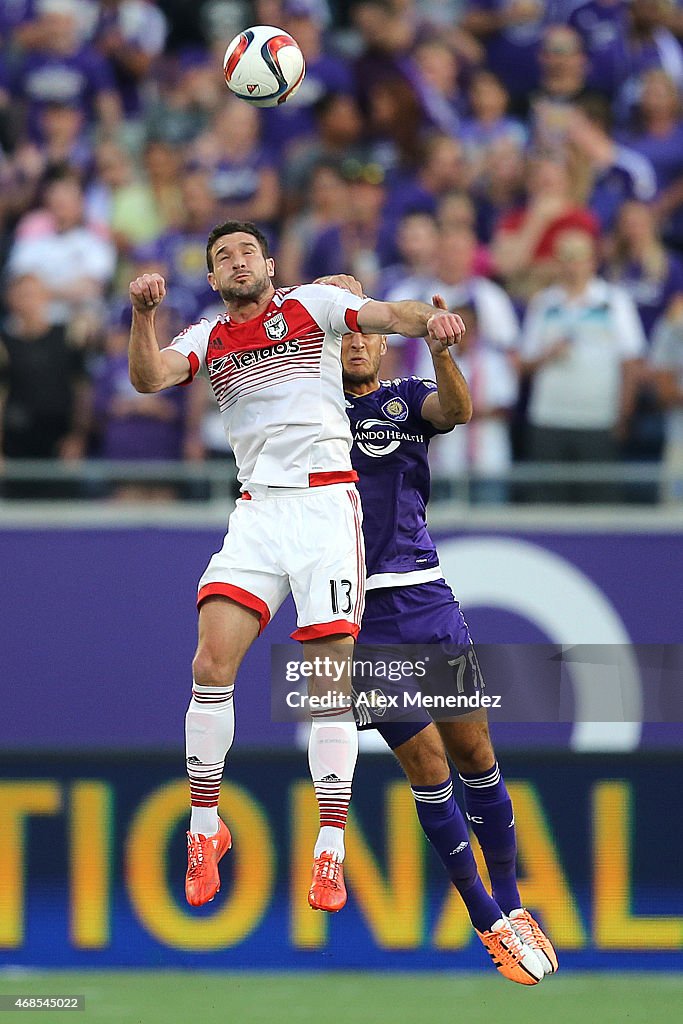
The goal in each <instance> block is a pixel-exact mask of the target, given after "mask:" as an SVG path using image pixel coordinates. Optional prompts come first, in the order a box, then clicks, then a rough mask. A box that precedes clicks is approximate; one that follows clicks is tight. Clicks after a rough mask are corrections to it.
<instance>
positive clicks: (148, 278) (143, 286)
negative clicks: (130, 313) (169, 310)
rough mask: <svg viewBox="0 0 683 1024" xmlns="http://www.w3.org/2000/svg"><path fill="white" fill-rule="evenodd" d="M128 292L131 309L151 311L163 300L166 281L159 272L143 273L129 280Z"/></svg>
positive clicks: (141, 311)
mask: <svg viewBox="0 0 683 1024" xmlns="http://www.w3.org/2000/svg"><path fill="white" fill-rule="evenodd" d="M128 294H129V295H130V301H131V303H132V306H133V309H135V310H136V311H137V312H138V313H151V312H152V311H153V310H155V309H156V308H157V306H158V305H159V303H160V302H162V301H163V298H164V295H165V294H166V282H165V281H164V279H163V277H162V276H161V274H143V275H142V277H136V278H135V280H134V281H131V283H130V287H129V289H128Z"/></svg>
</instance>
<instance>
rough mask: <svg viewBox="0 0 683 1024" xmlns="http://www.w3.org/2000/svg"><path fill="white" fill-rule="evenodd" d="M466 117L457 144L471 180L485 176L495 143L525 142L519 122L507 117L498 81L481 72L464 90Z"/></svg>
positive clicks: (506, 99)
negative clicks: (507, 141) (465, 158)
mask: <svg viewBox="0 0 683 1024" xmlns="http://www.w3.org/2000/svg"><path fill="white" fill-rule="evenodd" d="M467 96H468V100H469V108H470V114H469V115H468V116H467V117H465V118H464V119H463V122H462V126H461V129H460V141H461V142H462V143H463V145H464V147H465V153H466V155H467V160H468V163H469V164H470V168H471V171H472V178H473V180H475V181H476V179H477V178H479V177H480V176H481V175H483V174H485V173H486V171H487V170H488V168H489V166H490V162H491V156H490V150H491V146H492V144H493V143H494V142H497V141H498V140H499V139H504V138H510V139H512V140H513V142H514V143H516V144H517V145H519V146H524V145H525V144H526V140H527V130H526V128H525V126H524V125H523V124H522V122H521V121H518V120H517V119H516V118H512V117H508V114H507V109H508V105H509V100H510V97H509V95H508V93H507V90H506V89H505V87H504V85H503V83H502V82H501V81H500V79H499V78H498V77H497V76H496V75H494V74H493V72H492V71H488V70H486V69H485V68H482V69H481V70H479V71H475V72H474V74H473V75H472V78H471V79H470V83H469V86H468V90H467Z"/></svg>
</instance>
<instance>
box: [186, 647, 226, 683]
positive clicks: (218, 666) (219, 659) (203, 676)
mask: <svg viewBox="0 0 683 1024" xmlns="http://www.w3.org/2000/svg"><path fill="white" fill-rule="evenodd" d="M236 670H237V666H236V665H235V663H234V659H233V658H231V657H230V655H229V653H228V652H226V651H217V650H215V649H212V648H211V647H205V646H200V647H199V648H198V649H197V653H196V654H195V656H194V660H193V662H192V678H193V679H194V681H195V683H197V684H198V685H199V686H230V684H231V683H234V682H235V675H236Z"/></svg>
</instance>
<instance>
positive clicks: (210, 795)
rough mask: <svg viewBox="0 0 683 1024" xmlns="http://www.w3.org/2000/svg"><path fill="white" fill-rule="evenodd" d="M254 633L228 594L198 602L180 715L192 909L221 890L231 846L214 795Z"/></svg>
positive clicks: (245, 612)
mask: <svg viewBox="0 0 683 1024" xmlns="http://www.w3.org/2000/svg"><path fill="white" fill-rule="evenodd" d="M258 632H259V617H258V615H257V614H256V613H255V612H253V611H250V610H249V609H247V608H243V607H242V606H241V605H238V604H235V603H234V602H233V601H231V600H230V599H229V598H226V597H221V596H212V597H208V598H206V599H205V600H204V601H203V602H202V604H201V607H200V609H199V642H198V645H197V653H196V654H195V657H194V661H193V663H192V675H193V687H192V699H191V701H190V706H189V708H188V709H187V714H186V716H185V745H186V763H187V774H188V776H189V779H190V798H191V803H192V815H191V818H190V828H189V830H188V833H187V875H186V878H185V896H186V898H187V901H188V903H190V904H191V905H192V906H195V907H198V906H201V905H202V904H204V903H208V902H209V900H212V899H213V898H214V896H215V895H216V893H217V892H218V890H219V889H220V877H219V874H218V862H219V861H220V859H221V857H222V856H223V855H224V854H225V853H226V852H227V851H228V850H229V849H230V847H231V845H232V837H231V835H230V831H229V830H228V827H227V826H226V825H225V823H224V822H223V821H221V819H220V818H219V817H218V798H219V794H220V785H221V780H222V777H223V767H224V764H225V758H226V756H227V754H228V751H229V750H230V747H231V746H232V741H233V738H234V735H235V712H234V706H233V692H234V687H235V677H236V675H237V670H238V668H239V666H240V664H241V662H242V659H243V658H244V655H245V654H246V653H247V651H248V650H249V647H250V646H251V644H252V643H253V641H254V640H255V639H256V637H257V636H258Z"/></svg>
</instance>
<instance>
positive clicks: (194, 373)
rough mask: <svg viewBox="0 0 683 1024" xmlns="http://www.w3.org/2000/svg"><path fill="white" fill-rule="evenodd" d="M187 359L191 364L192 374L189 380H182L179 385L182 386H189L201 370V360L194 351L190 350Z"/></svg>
mask: <svg viewBox="0 0 683 1024" xmlns="http://www.w3.org/2000/svg"><path fill="white" fill-rule="evenodd" d="M187 361H188V363H189V364H190V376H189V377H188V378H187V380H182V381H181V382H180V384H179V385H178V386H179V387H181V388H184V387H187V385H188V384H191V383H192V381H193V380H194V379H195V377H196V376H197V374H198V372H199V360H198V359H197V356H196V354H195V353H194V352H188V354H187Z"/></svg>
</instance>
